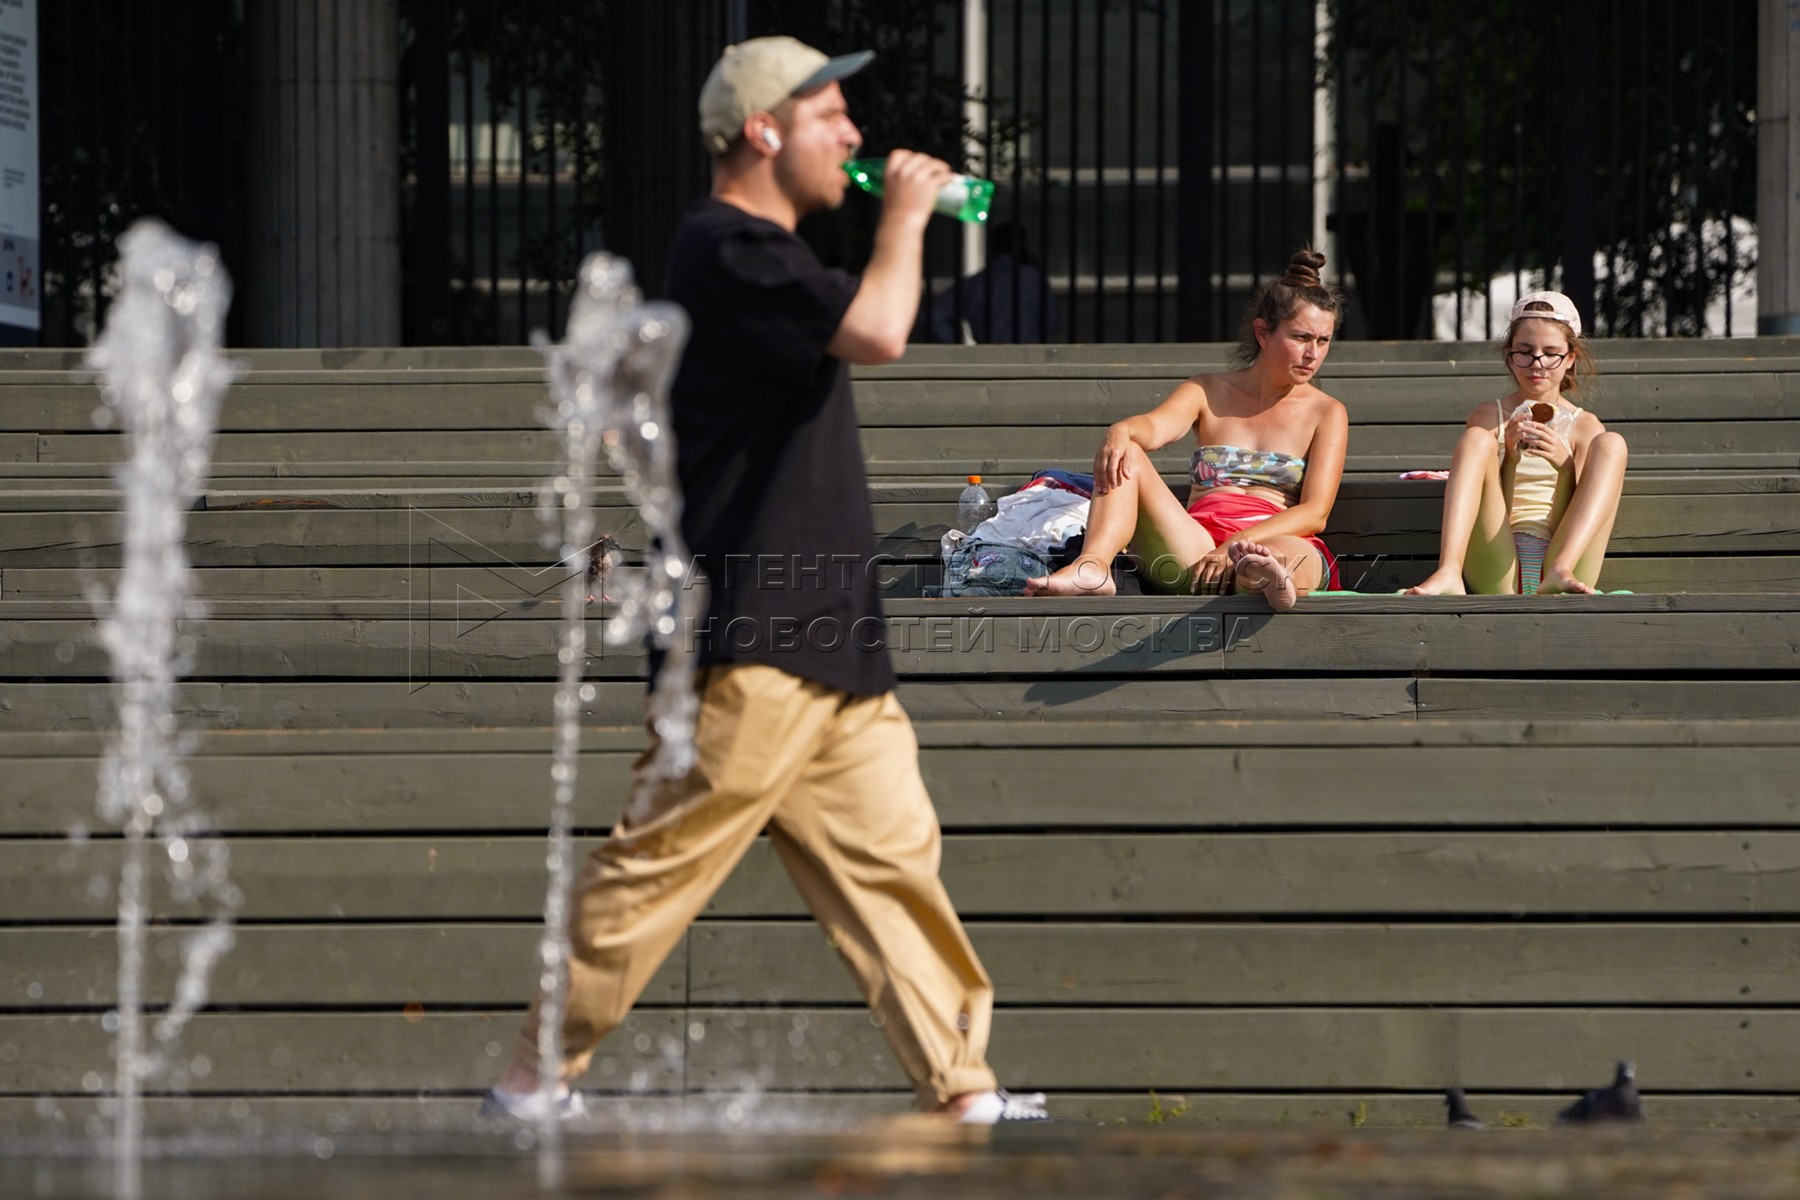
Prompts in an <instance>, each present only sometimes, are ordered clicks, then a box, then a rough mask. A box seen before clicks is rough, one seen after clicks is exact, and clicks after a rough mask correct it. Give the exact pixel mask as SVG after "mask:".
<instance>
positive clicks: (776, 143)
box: [762, 129, 781, 154]
mask: <svg viewBox="0 0 1800 1200" xmlns="http://www.w3.org/2000/svg"><path fill="white" fill-rule="evenodd" d="M762 141H763V145H765V146H767V147H768V148H769V149H771V150H773V151H774V152H775V153H777V154H780V153H781V137H780V135H778V134H777V133H776V132H775V131H774V130H773V129H765V130H763V131H762Z"/></svg>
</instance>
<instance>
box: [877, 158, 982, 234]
mask: <svg viewBox="0 0 1800 1200" xmlns="http://www.w3.org/2000/svg"><path fill="white" fill-rule="evenodd" d="M886 170H887V159H885V158H853V159H851V160H850V161H849V162H847V163H845V164H844V174H846V175H848V176H849V177H850V182H851V183H854V184H855V185H856V186H857V187H859V188H861V189H862V190H863V191H865V192H868V193H869V194H871V195H874V196H879V195H881V176H882V174H883V172H885V171H886ZM993 202H994V182H993V180H991V179H977V178H976V177H975V176H973V175H952V176H951V177H950V182H949V183H946V184H945V185H944V186H943V187H941V188H939V189H938V194H937V202H936V203H935V204H933V205H932V208H933V209H935V210H936V211H938V212H941V213H943V214H944V215H945V216H946V217H955V218H956V219H957V220H959V221H985V220H987V218H988V206H989V205H990V204H992V203H993Z"/></svg>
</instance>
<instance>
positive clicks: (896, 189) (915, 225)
mask: <svg viewBox="0 0 1800 1200" xmlns="http://www.w3.org/2000/svg"><path fill="white" fill-rule="evenodd" d="M950 175H951V171H950V164H948V163H946V162H944V161H943V160H942V159H938V158H933V157H931V155H929V154H919V153H917V152H916V151H913V150H896V151H894V152H893V153H892V154H890V155H888V160H887V167H886V169H885V170H884V172H883V174H882V180H881V195H882V206H881V223H880V224H879V225H877V226H876V228H875V250H874V253H873V254H871V255H870V256H869V265H868V266H867V267H865V268H864V269H863V273H862V284H861V286H859V287H858V288H857V289H856V298H855V299H854V300H852V301H851V302H850V308H849V310H848V311H847V312H845V313H844V319H843V321H842V322H840V323H839V325H838V330H837V333H836V335H835V336H833V337H832V339H831V353H832V355H833V356H835V357H837V358H841V359H843V360H844V361H845V362H852V363H859V364H861V365H863V366H874V365H875V364H877V363H890V362H893V361H894V360H895V359H897V358H899V357H900V356H901V355H902V354H905V353H906V339H907V338H908V336H910V335H911V333H912V327H913V319H914V318H915V317H916V316H918V313H919V279H920V276H921V274H922V273H923V270H924V256H923V247H924V242H925V222H926V221H927V220H929V219H930V218H931V205H932V201H934V200H935V199H936V198H937V194H938V189H939V188H941V187H943V186H944V184H946V183H948V182H949V180H950Z"/></svg>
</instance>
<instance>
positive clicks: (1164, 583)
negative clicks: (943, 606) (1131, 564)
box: [1025, 445, 1216, 596]
mask: <svg viewBox="0 0 1800 1200" xmlns="http://www.w3.org/2000/svg"><path fill="white" fill-rule="evenodd" d="M1125 463H1126V471H1127V476H1126V478H1124V479H1122V480H1120V481H1119V485H1118V486H1117V487H1115V488H1113V489H1112V490H1111V491H1110V492H1106V493H1104V494H1103V495H1098V496H1095V497H1094V499H1093V503H1092V504H1091V505H1090V506H1089V508H1088V525H1087V534H1086V537H1085V539H1084V540H1083V542H1082V548H1081V557H1080V558H1077V559H1076V560H1075V561H1074V562H1072V563H1070V564H1069V565H1068V566H1066V567H1064V568H1063V569H1062V570H1060V571H1057V572H1055V573H1054V574H1051V575H1047V576H1045V577H1044V578H1042V579H1032V580H1028V581H1026V584H1025V594H1026V595H1027V596H1110V595H1112V594H1113V593H1114V591H1116V590H1117V589H1116V587H1115V585H1114V584H1113V577H1112V563H1113V559H1114V558H1115V557H1116V556H1117V555H1118V553H1119V551H1121V550H1123V549H1125V548H1126V547H1127V546H1131V547H1132V549H1133V550H1134V551H1135V553H1136V554H1137V557H1138V559H1139V563H1138V567H1139V570H1140V572H1141V573H1142V574H1143V576H1144V583H1145V585H1146V586H1147V587H1149V588H1151V589H1152V590H1155V591H1180V590H1182V585H1183V583H1184V582H1185V581H1186V579H1187V577H1188V573H1189V568H1191V567H1192V566H1193V564H1194V563H1196V562H1198V561H1200V559H1202V558H1204V557H1206V555H1208V554H1210V553H1212V552H1213V550H1214V549H1216V546H1215V545H1214V543H1213V540H1212V538H1211V537H1210V536H1209V535H1208V534H1207V532H1206V530H1205V529H1203V528H1201V527H1200V523H1199V522H1197V521H1195V520H1194V518H1192V517H1190V516H1188V511H1187V506H1186V505H1184V504H1183V503H1182V502H1181V500H1180V499H1179V498H1178V497H1177V496H1176V495H1175V493H1174V492H1171V491H1170V490H1169V485H1168V484H1166V483H1164V482H1163V481H1162V476H1161V475H1158V474H1157V473H1156V467H1155V465H1154V464H1153V463H1151V461H1150V457H1149V455H1147V454H1145V453H1144V451H1143V448H1142V447H1140V446H1137V445H1133V446H1132V447H1131V449H1130V450H1128V451H1127V452H1126V460H1125Z"/></svg>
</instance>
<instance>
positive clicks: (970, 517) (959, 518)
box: [956, 475, 999, 533]
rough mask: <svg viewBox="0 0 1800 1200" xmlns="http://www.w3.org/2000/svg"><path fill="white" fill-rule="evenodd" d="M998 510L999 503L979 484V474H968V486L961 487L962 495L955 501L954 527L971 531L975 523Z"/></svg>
mask: <svg viewBox="0 0 1800 1200" xmlns="http://www.w3.org/2000/svg"><path fill="white" fill-rule="evenodd" d="M998 511H999V505H997V504H995V503H994V500H993V498H992V497H991V496H989V495H988V494H987V489H986V488H984V487H982V486H981V476H979V475H971V476H969V486H968V487H966V488H964V489H963V493H962V497H961V498H960V499H958V500H957V502H956V527H957V528H958V529H960V530H962V531H963V532H964V533H973V532H975V527H976V526H977V525H979V524H981V523H982V522H983V521H985V520H987V519H988V518H989V517H991V516H993V515H994V514H995V513H996V512H998Z"/></svg>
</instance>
